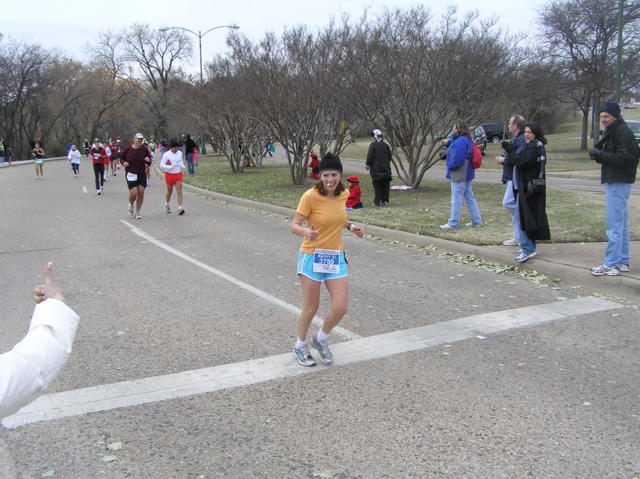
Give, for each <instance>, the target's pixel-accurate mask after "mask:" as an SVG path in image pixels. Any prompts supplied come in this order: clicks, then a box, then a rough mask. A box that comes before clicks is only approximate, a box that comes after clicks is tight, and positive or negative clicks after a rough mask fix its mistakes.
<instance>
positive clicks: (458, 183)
mask: <svg viewBox="0 0 640 479" xmlns="http://www.w3.org/2000/svg"><path fill="white" fill-rule="evenodd" d="M443 143H444V144H446V145H449V147H448V149H447V175H446V177H447V179H448V180H450V181H451V216H450V217H449V221H447V222H446V223H445V224H443V225H442V226H440V228H442V229H443V230H448V229H452V228H459V227H460V215H461V213H462V199H463V198H464V200H465V201H466V203H467V208H469V215H470V216H471V222H470V223H467V226H482V216H480V209H479V208H478V202H477V200H476V197H475V195H474V194H473V189H472V188H471V181H472V180H473V179H474V178H475V176H476V173H475V170H474V169H473V166H471V155H472V151H473V150H472V148H471V131H470V130H469V126H468V125H467V124H466V123H465V122H464V121H462V120H458V121H456V122H455V123H454V124H453V129H452V132H451V135H450V136H449V138H448V139H446V140H444V141H443Z"/></svg>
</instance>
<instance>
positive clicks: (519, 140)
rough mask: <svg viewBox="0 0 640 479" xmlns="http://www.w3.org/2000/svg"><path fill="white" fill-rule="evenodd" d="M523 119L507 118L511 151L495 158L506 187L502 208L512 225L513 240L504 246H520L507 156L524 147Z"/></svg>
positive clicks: (518, 117) (518, 227)
mask: <svg viewBox="0 0 640 479" xmlns="http://www.w3.org/2000/svg"><path fill="white" fill-rule="evenodd" d="M525 124H526V122H525V119H524V117H523V116H521V115H513V116H512V117H511V118H509V124H508V128H509V133H511V134H512V135H513V138H512V139H511V144H512V145H513V150H512V151H511V153H508V152H506V151H505V152H504V153H503V154H502V156H496V162H497V163H498V164H500V165H502V183H503V184H505V185H507V189H506V190H505V192H504V197H503V198H502V206H504V207H505V208H506V209H507V211H508V212H509V213H511V224H512V225H513V238H511V239H508V240H505V241H503V242H502V244H503V245H505V246H520V231H521V228H520V221H519V220H518V218H517V217H516V196H515V194H514V192H513V191H514V190H513V163H511V161H510V160H509V155H510V154H512V153H521V152H522V150H523V149H524V147H525V141H524V127H525Z"/></svg>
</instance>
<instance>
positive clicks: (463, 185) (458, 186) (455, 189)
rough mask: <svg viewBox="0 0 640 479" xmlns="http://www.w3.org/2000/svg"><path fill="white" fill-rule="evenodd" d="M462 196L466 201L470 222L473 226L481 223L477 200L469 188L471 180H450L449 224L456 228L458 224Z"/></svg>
mask: <svg viewBox="0 0 640 479" xmlns="http://www.w3.org/2000/svg"><path fill="white" fill-rule="evenodd" d="M462 198H464V200H465V201H466V202H467V208H469V215H470V216H471V223H472V224H473V225H474V226H477V225H481V224H482V217H481V216H480V209H479V208H478V202H477V201H476V197H475V196H474V194H473V189H472V188H471V181H452V182H451V217H450V218H449V221H448V222H447V223H449V226H453V227H454V228H457V227H459V226H460V215H461V214H462Z"/></svg>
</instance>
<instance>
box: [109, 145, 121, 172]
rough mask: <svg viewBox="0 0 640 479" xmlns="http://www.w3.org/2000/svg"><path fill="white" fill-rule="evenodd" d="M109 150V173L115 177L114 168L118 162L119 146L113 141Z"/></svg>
mask: <svg viewBox="0 0 640 479" xmlns="http://www.w3.org/2000/svg"><path fill="white" fill-rule="evenodd" d="M109 149H110V150H111V173H112V174H113V176H116V166H117V165H118V164H119V160H120V145H119V144H118V143H117V142H116V141H115V140H113V141H111V144H110V145H109Z"/></svg>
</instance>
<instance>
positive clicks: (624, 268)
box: [616, 264, 629, 273]
mask: <svg viewBox="0 0 640 479" xmlns="http://www.w3.org/2000/svg"><path fill="white" fill-rule="evenodd" d="M616 268H618V271H620V272H621V273H628V272H629V265H628V264H619V265H617V266H616Z"/></svg>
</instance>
